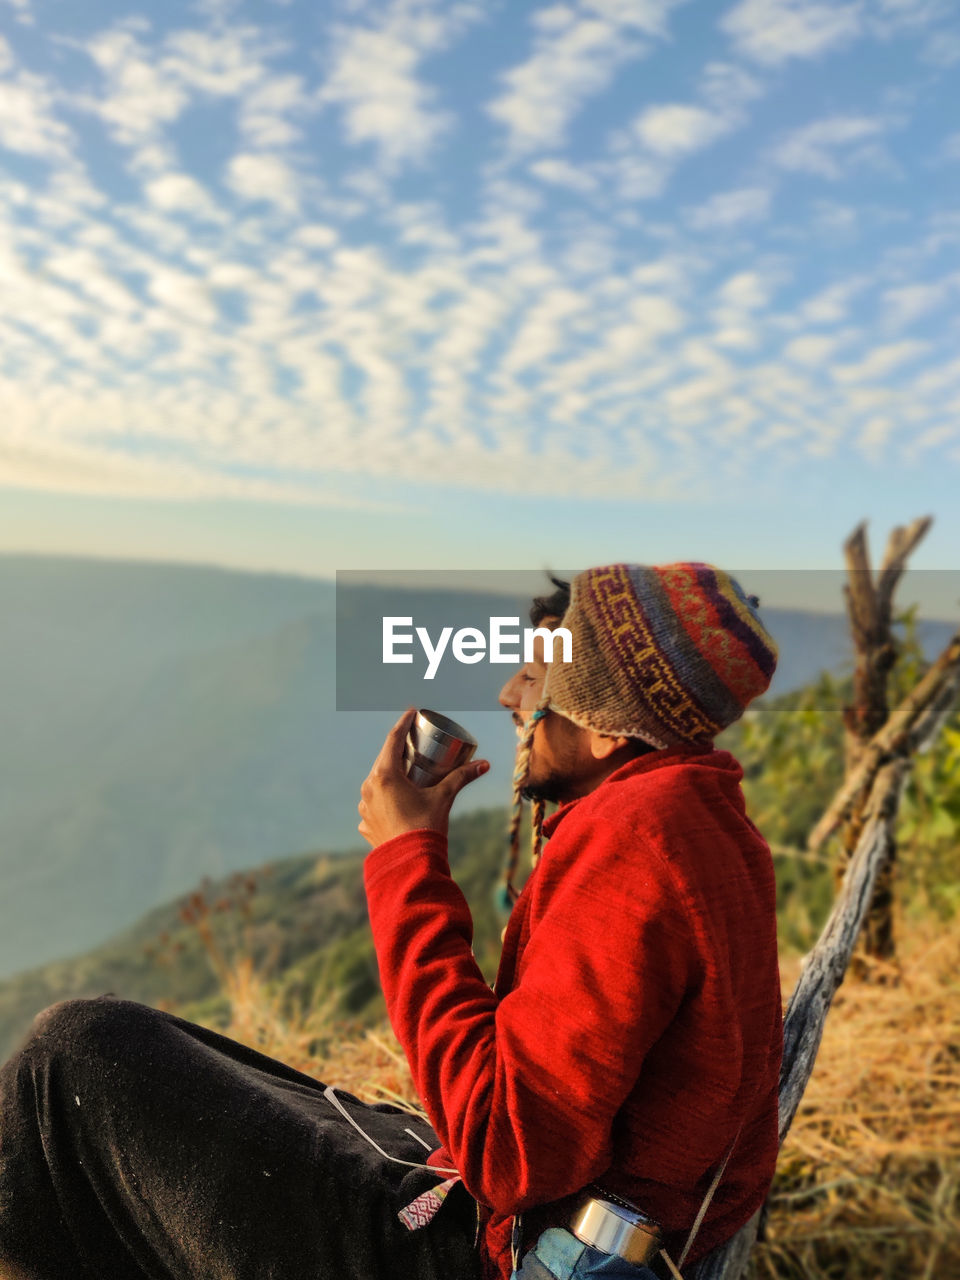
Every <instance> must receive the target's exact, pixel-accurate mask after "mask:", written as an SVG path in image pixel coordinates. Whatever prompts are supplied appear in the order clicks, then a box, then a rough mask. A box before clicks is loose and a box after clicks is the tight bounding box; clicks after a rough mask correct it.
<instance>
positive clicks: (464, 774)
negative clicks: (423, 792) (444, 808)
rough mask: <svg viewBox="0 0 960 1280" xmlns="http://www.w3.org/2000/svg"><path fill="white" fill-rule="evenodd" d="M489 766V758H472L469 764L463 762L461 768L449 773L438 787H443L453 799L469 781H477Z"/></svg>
mask: <svg viewBox="0 0 960 1280" xmlns="http://www.w3.org/2000/svg"><path fill="white" fill-rule="evenodd" d="M489 768H490V762H489V760H471V761H470V762H469V764H462V765H460V767H459V769H454V770H453V771H452V772H450V773H448V774H447V776H446V777H445V778H444V779H443V781H442V782H441V783H439V784H438V789H439V787H442V788H443V790H444V791H445V792H446V793H447V795H448V796H449V797H450V799H451V800H452V799H453V797H454V796H455V795H456V794H457V793H458V792H460V791H462V790H463V788H464V787H465V786H467V785H468V783H471V782H475V781H476V780H477V778H481V777H482V776H483V775H484V774H485V773H486V772H487V770H488V769H489Z"/></svg>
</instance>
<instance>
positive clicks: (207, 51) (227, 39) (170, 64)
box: [163, 23, 276, 97]
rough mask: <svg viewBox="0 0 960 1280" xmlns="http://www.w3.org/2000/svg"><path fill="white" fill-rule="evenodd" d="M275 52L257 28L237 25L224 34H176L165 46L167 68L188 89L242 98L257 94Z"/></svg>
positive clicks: (212, 32)
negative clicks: (265, 64) (265, 62)
mask: <svg viewBox="0 0 960 1280" xmlns="http://www.w3.org/2000/svg"><path fill="white" fill-rule="evenodd" d="M275 48H276V44H275V42H273V41H270V40H268V39H266V38H265V37H264V35H263V33H262V32H260V31H258V29H257V28H256V27H251V26H240V25H238V24H236V23H231V24H230V26H229V27H227V28H226V29H225V30H220V31H204V30H188V31H174V32H172V33H171V34H170V35H169V36H168V37H167V39H166V40H165V42H164V47H163V66H164V69H165V71H166V73H167V74H168V75H170V76H171V77H172V78H174V79H175V80H176V81H177V82H178V83H179V84H181V85H183V86H184V87H185V88H187V89H190V90H196V91H199V92H201V93H205V94H210V95H212V96H214V97H239V96H240V95H243V94H246V93H249V92H251V91H255V86H257V84H258V83H259V81H260V80H261V78H262V76H263V74H264V69H263V58H264V57H265V56H267V55H269V54H270V53H271V52H273V51H274V50H275Z"/></svg>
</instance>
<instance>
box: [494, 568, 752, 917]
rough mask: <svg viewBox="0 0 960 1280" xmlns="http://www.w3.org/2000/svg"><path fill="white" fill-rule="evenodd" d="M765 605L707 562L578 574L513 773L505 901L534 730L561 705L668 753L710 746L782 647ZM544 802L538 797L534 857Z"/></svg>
mask: <svg viewBox="0 0 960 1280" xmlns="http://www.w3.org/2000/svg"><path fill="white" fill-rule="evenodd" d="M758 605H759V601H758V600H757V599H756V597H754V596H747V595H745V594H744V592H743V590H742V588H741V587H740V584H739V583H738V582H737V581H736V580H735V579H734V578H732V577H730V575H729V574H726V573H723V572H722V571H721V570H720V569H715V568H713V567H712V566H710V565H706V564H698V563H691V564H670V565H662V566H659V567H648V566H645V565H628V564H615V565H607V566H605V567H603V568H599V569H588V570H587V571H586V572H585V573H581V574H578V575H577V577H576V578H574V580H573V584H572V589H571V595H570V604H569V607H568V608H567V611H566V612H565V613H564V615H563V619H562V620H561V626H563V627H566V628H567V629H568V630H569V631H570V633H571V637H572V641H573V646H572V647H573V654H572V661H571V662H569V663H564V662H560V661H555V662H553V663H551V664H550V666H549V668H548V672H547V677H546V681H545V682H544V691H543V696H542V698H541V700H540V702H539V704H538V706H537V708H536V710H535V711H534V712H533V714H532V715H531V716H530V717H529V719H528V720H527V722H526V725H525V727H524V734H523V736H522V738H521V740H520V743H519V745H518V748H517V760H516V768H515V770H514V778H513V784H514V792H513V801H514V804H513V814H512V817H511V823H510V842H511V851H510V859H509V861H508V865H507V868H506V875H505V888H506V891H507V893H506V897H507V898H508V899H512V898H513V897H515V890H514V889H513V884H512V879H513V874H514V872H515V871H516V865H517V854H518V833H519V826H520V815H521V810H522V805H523V790H524V787H525V785H526V779H527V773H528V771H529V765H530V753H531V750H532V746H533V737H534V733H535V731H536V726H537V723H538V721H539V720H541V719H542V718H543V717H544V716H545V715H546V714H547V712H548V711H555V712H557V713H559V714H560V715H562V716H566V718H567V719H568V720H572V721H573V723H574V724H577V725H579V726H580V727H581V728H584V729H592V730H594V731H595V732H597V733H602V734H608V735H609V736H611V737H626V738H639V739H641V740H642V741H643V742H647V743H649V744H650V745H651V746H653V747H655V748H658V749H664V748H667V747H679V746H684V745H698V744H699V745H704V746H706V745H708V744H709V743H710V741H711V740H712V739H713V738H714V737H715V735H716V734H718V733H719V732H720V731H721V729H725V728H726V727H727V725H730V724H732V723H733V722H734V720H737V719H739V717H740V716H741V715H742V714H743V712H744V711H745V709H746V707H747V705H748V704H749V703H750V702H751V701H752V700H753V699H754V698H756V697H757V696H758V695H759V694H761V693H763V692H764V691H765V690H766V689H767V687H768V686H769V684H770V678H771V676H772V675H773V672H774V668H775V667H776V664H777V646H776V644H775V642H774V640H773V638H772V637H771V636H770V634H769V632H768V631H767V630H766V628H765V627H764V625H763V623H762V622H761V621H760V619H759V617H758V615H757V607H758ZM542 820H543V804H542V803H540V802H536V801H535V802H534V813H533V827H534V830H533V842H534V861H536V857H537V855H538V853H539V845H540V830H539V828H540V824H541V822H542Z"/></svg>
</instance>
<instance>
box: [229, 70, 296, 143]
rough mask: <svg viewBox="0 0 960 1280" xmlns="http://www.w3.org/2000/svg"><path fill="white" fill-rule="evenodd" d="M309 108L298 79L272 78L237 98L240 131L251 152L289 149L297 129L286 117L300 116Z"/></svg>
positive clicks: (287, 77)
mask: <svg viewBox="0 0 960 1280" xmlns="http://www.w3.org/2000/svg"><path fill="white" fill-rule="evenodd" d="M308 106H309V100H308V97H307V94H306V93H305V91H304V85H303V80H302V78H301V77H300V76H295V75H287V76H272V77H270V78H268V79H265V80H263V81H262V82H261V83H260V84H258V85H257V86H256V88H254V89H252V90H251V91H250V92H249V93H245V94H244V95H243V96H242V98H241V110H240V132H241V135H242V136H243V138H244V141H245V142H246V143H247V145H248V146H250V147H251V148H253V149H254V150H260V151H266V150H273V149H275V148H277V147H285V146H289V145H290V144H291V143H293V142H296V141H298V140H299V138H300V137H301V130H300V128H299V127H298V126H297V125H294V124H293V123H292V122H291V121H290V120H289V119H288V118H287V117H288V115H289V114H290V113H303V112H305V111H306V110H307V108H308Z"/></svg>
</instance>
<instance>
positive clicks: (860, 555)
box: [843, 516, 932, 853]
mask: <svg viewBox="0 0 960 1280" xmlns="http://www.w3.org/2000/svg"><path fill="white" fill-rule="evenodd" d="M931 523H932V519H931V517H929V516H926V517H923V518H922V519H919V520H914V521H913V522H912V523H911V524H909V525H906V526H903V525H898V526H897V527H896V528H895V529H894V530H893V531H892V533H891V534H890V537H889V539H888V541H887V549H886V552H885V553H884V557H883V564H882V565H881V568H880V572H879V573H878V575H877V578H876V581H874V578H873V574H872V572H871V569H870V556H869V552H868V550H867V531H866V525H865V524H864V523H862V522H861V523H860V524H858V525H857V527H856V528H855V529H854V531H853V533H852V534H851V535H850V537H849V538H848V539H847V541H846V543H845V544H844V548H843V551H844V558H845V560H846V564H847V583H846V585H845V587H844V596H845V598H846V602H847V612H848V614H849V617H850V630H851V633H852V636H853V648H854V670H853V702H852V703H851V705H850V706H848V707H846V708H844V716H843V722H844V726H845V728H846V731H847V732H846V739H845V743H844V754H845V758H846V766H847V771H848V772H850V771H852V770H853V769H855V768H856V766H857V765H858V764H859V762H860V758H861V755H862V754H863V749H864V746H865V744H866V743H867V742H868V741H869V739H870V738H872V737H873V735H874V734H875V733H876V732H877V730H878V729H879V728H880V727H881V726H882V725H883V724H884V722H885V721H886V719H887V716H888V714H889V707H888V705H887V683H888V680H889V676H890V671H891V669H892V668H893V666H894V665H895V663H896V660H897V644H896V641H895V639H894V635H893V630H892V625H893V595H894V592H895V590H896V587H897V583H898V582H899V581H900V578H901V576H902V575H903V572H904V570H905V569H906V567H907V558H908V557H909V555H910V553H911V552H912V551H913V549H914V548H915V547H916V545H917V543H918V542H920V540H921V539H922V538H923V536H924V535H925V534H926V532H927V530H928V529H929V528H930V525H931ZM848 834H849V839H848V841H847V849H848V852H850V853H852V852H853V849H854V848H855V846H856V842H857V838H858V836H859V831H858V830H856V829H854V830H853V831H851V832H850V833H848Z"/></svg>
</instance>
